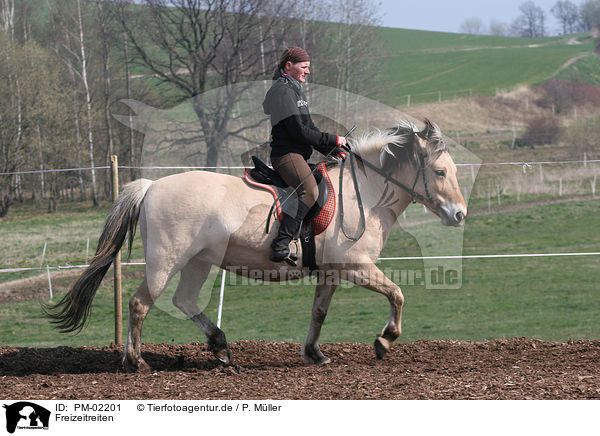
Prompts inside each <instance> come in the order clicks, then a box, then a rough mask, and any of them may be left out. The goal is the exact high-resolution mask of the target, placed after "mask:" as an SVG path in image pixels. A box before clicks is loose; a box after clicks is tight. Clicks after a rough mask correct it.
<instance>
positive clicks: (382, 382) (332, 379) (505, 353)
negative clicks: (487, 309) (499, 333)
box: [0, 338, 600, 400]
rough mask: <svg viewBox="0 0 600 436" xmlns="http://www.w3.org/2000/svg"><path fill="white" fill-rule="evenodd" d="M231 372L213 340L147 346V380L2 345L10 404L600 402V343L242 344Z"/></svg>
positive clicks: (110, 362) (76, 356) (1, 372)
mask: <svg viewBox="0 0 600 436" xmlns="http://www.w3.org/2000/svg"><path fill="white" fill-rule="evenodd" d="M230 347H231V352H232V356H233V362H234V365H232V366H230V367H226V368H224V367H223V366H221V365H220V364H219V363H217V361H216V360H215V359H214V358H213V356H212V354H211V353H210V352H209V351H208V350H207V347H206V345H205V344H202V343H191V344H185V345H166V344H147V345H144V347H143V356H144V358H145V359H146V361H147V362H148V363H149V364H150V366H151V367H152V368H153V372H151V373H147V374H127V373H123V372H122V371H121V369H120V365H119V361H120V356H121V350H122V349H120V348H117V347H104V348H89V347H81V348H69V347H58V348H46V349H39V348H11V347H2V348H0V397H1V398H2V399H123V400H125V399H127V400H131V399H281V400H283V399H599V398H600V341H573V342H569V343H553V342H544V341H538V340H530V339H523V338H521V339H508V340H504V339H503V340H494V341H489V342H477V343H470V342H457V341H418V342H415V343H409V344H401V343H397V344H395V346H394V347H393V350H392V351H391V352H390V353H389V354H388V355H387V356H386V358H385V359H384V360H381V361H378V360H376V359H375V356H374V352H373V349H372V346H371V345H370V344H364V343H335V344H324V345H322V350H323V352H324V353H325V354H326V355H327V356H328V357H330V358H331V359H332V363H331V364H329V365H326V366H322V367H316V366H308V365H305V364H303V362H302V359H301V357H300V348H301V346H300V344H293V343H283V342H275V343H273V342H262V341H239V342H234V343H231V344H230Z"/></svg>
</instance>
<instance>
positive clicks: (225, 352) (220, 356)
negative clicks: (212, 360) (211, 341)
mask: <svg viewBox="0 0 600 436" xmlns="http://www.w3.org/2000/svg"><path fill="white" fill-rule="evenodd" d="M212 352H213V355H214V356H215V357H216V358H217V360H218V361H219V362H221V363H222V364H223V365H229V364H230V363H231V352H230V351H229V347H228V346H227V345H225V347H224V348H220V349H218V350H217V349H213V350H212Z"/></svg>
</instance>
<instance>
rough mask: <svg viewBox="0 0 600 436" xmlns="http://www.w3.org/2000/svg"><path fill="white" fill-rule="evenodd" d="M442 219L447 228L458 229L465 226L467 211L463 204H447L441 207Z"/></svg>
mask: <svg viewBox="0 0 600 436" xmlns="http://www.w3.org/2000/svg"><path fill="white" fill-rule="evenodd" d="M438 210H439V212H440V218H441V219H442V224H443V225H445V226H453V227H458V226H461V225H463V223H464V222H465V218H466V217H467V210H466V208H465V207H464V206H463V205H461V204H456V203H446V204H443V205H441V206H440V207H439V209H438Z"/></svg>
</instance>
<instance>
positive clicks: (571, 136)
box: [565, 114, 600, 157]
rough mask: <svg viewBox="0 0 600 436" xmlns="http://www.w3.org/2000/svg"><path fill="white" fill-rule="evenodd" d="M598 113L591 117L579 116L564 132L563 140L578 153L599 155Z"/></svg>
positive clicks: (599, 131) (599, 122) (599, 129)
mask: <svg viewBox="0 0 600 436" xmlns="http://www.w3.org/2000/svg"><path fill="white" fill-rule="evenodd" d="M599 138H600V114H597V115H596V116H594V117H592V118H579V119H578V120H577V121H576V122H575V123H574V124H573V125H572V126H570V127H569V129H568V130H567V132H566V135H565V142H566V144H567V145H568V146H569V147H571V148H572V149H573V150H574V151H575V152H576V153H577V154H578V155H580V154H582V153H583V152H586V153H587V154H588V156H589V157H591V156H592V155H595V156H597V155H600V139H599Z"/></svg>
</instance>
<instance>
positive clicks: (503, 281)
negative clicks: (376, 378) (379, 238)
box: [0, 200, 600, 346]
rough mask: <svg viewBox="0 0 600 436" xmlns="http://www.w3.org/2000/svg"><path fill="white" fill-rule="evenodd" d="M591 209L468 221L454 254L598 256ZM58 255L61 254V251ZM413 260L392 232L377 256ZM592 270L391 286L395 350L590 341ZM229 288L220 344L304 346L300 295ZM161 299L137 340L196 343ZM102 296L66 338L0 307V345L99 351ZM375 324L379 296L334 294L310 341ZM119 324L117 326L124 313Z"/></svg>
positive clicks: (33, 313)
mask: <svg viewBox="0 0 600 436" xmlns="http://www.w3.org/2000/svg"><path fill="white" fill-rule="evenodd" d="M599 205H600V201H598V200H589V201H580V202H570V203H564V204H553V205H545V206H540V207H533V208H531V209H527V210H525V211H521V212H511V213H504V214H497V215H483V216H477V217H472V218H470V219H469V220H468V222H467V225H466V227H465V233H464V254H488V253H505V254H506V253H532V252H574V251H578V252H585V251H588V252H591V251H598V246H599V243H600V235H599V234H598V232H594V231H593V229H594V228H595V226H596V224H597V211H598V206H599ZM90 215H94V216H95V217H93V216H90ZM100 215H102V213H100V211H98V212H97V213H96V212H94V213H93V214H91V213H90V212H87V211H70V212H64V213H58V214H56V215H55V216H54V220H55V223H54V225H59V224H60V225H62V226H65V227H66V228H69V227H75V225H76V224H77V223H79V221H80V218H84V219H83V220H81V221H85V220H86V219H91V221H90V222H95V225H97V229H98V230H99V228H100V226H101V221H102V217H101V216H100ZM32 219H33V218H32ZM422 226H424V227H423V230H424V231H428V230H431V231H434V230H436V229H437V228H438V227H439V226H440V225H439V223H437V222H431V223H425V224H422ZM13 228H14V227H13ZM31 228H33V227H23V231H24V232H25V234H22V236H23V237H25V236H26V234H27V233H30V232H31V230H27V229H31ZM65 249H66V250H67V251H68V250H69V247H68V246H65ZM5 252H6V251H5ZM419 254H420V250H419V246H418V244H417V243H416V240H415V239H414V238H413V237H412V236H411V235H410V234H408V233H405V232H404V231H403V230H402V229H400V228H398V229H396V230H395V232H394V233H393V234H392V235H391V237H390V240H389V241H388V245H387V247H386V249H385V250H384V252H383V253H382V256H390V257H391V256H406V255H417V256H418V255H419ZM2 262H4V260H3V261H2ZM72 263H73V262H72ZM599 267H600V259H599V258H598V257H594V256H590V257H576V258H536V259H473V260H465V261H464V263H463V267H462V286H461V287H460V289H457V290H428V289H426V288H425V286H423V285H420V284H414V285H406V286H403V292H404V294H405V297H406V305H405V309H404V320H403V330H404V333H403V335H402V336H401V338H400V340H401V341H414V340H417V339H422V338H426V339H460V340H484V339H491V338H500V337H519V336H526V337H531V338H539V339H546V340H557V341H565V340H568V339H570V338H573V339H584V338H596V339H597V338H598V337H600V326H599V324H598V316H599V315H600V292H598V284H597V271H598V268H599ZM381 268H382V269H384V270H390V271H395V272H401V271H404V272H415V271H422V270H423V263H422V262H419V261H396V262H391V261H390V262H385V264H384V263H383V262H382V264H381ZM141 274H142V273H141V271H140V267H137V266H130V267H125V269H124V275H125V277H126V280H125V281H124V283H123V287H124V294H125V297H124V300H125V301H127V298H128V297H129V296H130V295H131V293H132V292H134V291H135V289H136V287H137V285H138V283H139V281H140V276H141ZM109 275H110V273H109ZM400 277H402V276H400ZM72 280H73V279H70V280H64V279H63V280H61V283H63V284H64V286H67V285H68V283H70V282H72ZM229 280H230V281H231V280H233V279H231V278H230V279H229ZM217 282H218V280H217ZM234 282H236V283H237V284H231V283H228V286H227V288H226V294H225V310H224V314H223V328H224V330H225V332H226V334H227V336H228V339H229V340H236V339H263V340H276V341H294V342H301V341H302V340H303V339H304V335H305V334H306V329H307V327H308V322H309V316H310V309H311V305H312V298H313V287H312V286H308V285H293V284H252V283H248V284H243V283H242V281H240V280H237V281H236V280H234ZM172 289H173V286H170V290H168V291H167V292H166V293H165V295H163V297H161V299H160V300H159V302H158V303H157V305H156V307H154V308H153V309H152V311H151V312H150V315H149V316H148V318H147V321H146V323H145V324H144V340H145V341H148V342H175V343H185V342H189V341H195V340H203V334H202V333H201V332H200V331H199V330H198V329H197V327H195V326H194V325H193V324H192V323H191V322H190V321H187V320H183V319H181V315H180V314H179V313H178V312H177V311H176V309H174V308H172V306H171V305H170V301H169V300H170V298H169V294H172ZM111 292H112V287H111V285H110V281H108V282H107V285H105V286H103V287H102V288H101V289H100V290H99V292H98V294H97V296H96V299H95V301H94V306H93V313H92V316H91V320H90V322H89V325H88V327H87V328H86V330H84V332H83V333H81V334H80V335H78V336H73V335H62V334H59V333H57V332H56V331H55V330H53V329H52V328H51V327H50V326H49V324H48V322H47V321H46V320H45V319H44V318H43V317H42V315H41V312H40V303H39V302H38V301H26V302H18V303H6V304H2V305H0V319H1V321H0V337H1V338H2V342H3V343H4V344H8V345H15V346H57V345H101V344H108V343H110V342H111V341H112V338H113V333H112V332H113V327H112V326H113V317H112V305H113V302H112V294H111ZM217 303H218V289H217V287H215V288H214V289H213V294H212V298H211V299H210V302H209V304H208V307H207V313H208V314H209V315H210V316H211V317H212V318H213V319H214V320H216V311H217ZM125 307H126V305H125ZM387 315H388V304H387V301H386V300H385V298H383V297H382V296H380V295H377V294H374V293H371V292H369V291H366V290H364V289H362V288H355V287H347V286H344V287H341V288H340V289H339V290H338V292H337V293H336V295H335V297H334V300H333V302H332V306H331V309H330V312H329V315H328V318H327V320H326V322H325V325H324V328H323V335H322V341H323V342H333V341H369V342H370V341H372V340H373V338H374V335H375V334H377V333H378V332H379V331H380V329H381V328H382V327H383V325H384V323H385V321H386V319H387ZM124 316H125V320H126V319H127V310H126V309H125V311H124ZM125 322H126V321H125Z"/></svg>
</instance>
